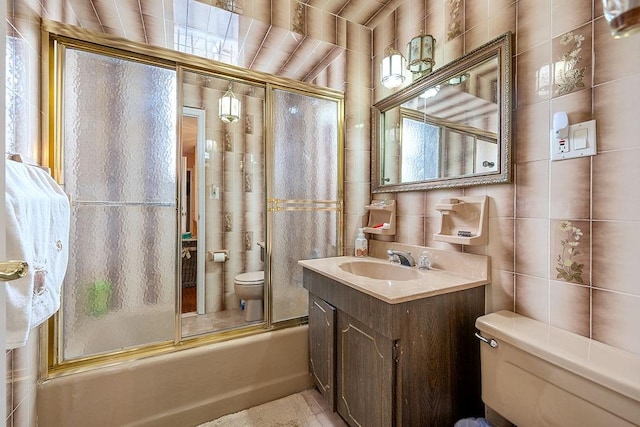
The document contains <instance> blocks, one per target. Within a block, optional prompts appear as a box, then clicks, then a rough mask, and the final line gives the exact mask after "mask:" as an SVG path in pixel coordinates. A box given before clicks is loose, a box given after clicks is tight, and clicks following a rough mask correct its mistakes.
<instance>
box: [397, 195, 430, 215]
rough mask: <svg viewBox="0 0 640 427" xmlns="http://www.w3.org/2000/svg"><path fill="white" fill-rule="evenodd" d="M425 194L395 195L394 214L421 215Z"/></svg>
mask: <svg viewBox="0 0 640 427" xmlns="http://www.w3.org/2000/svg"><path fill="white" fill-rule="evenodd" d="M425 199H426V193H425V192H424V191H404V192H401V193H398V194H397V195H396V200H397V201H396V213H397V215H399V216H407V215H423V212H424V204H425Z"/></svg>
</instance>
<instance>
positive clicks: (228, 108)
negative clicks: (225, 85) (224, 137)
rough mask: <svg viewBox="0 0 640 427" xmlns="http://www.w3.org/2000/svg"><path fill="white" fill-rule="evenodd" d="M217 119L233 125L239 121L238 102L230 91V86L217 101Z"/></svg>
mask: <svg viewBox="0 0 640 427" xmlns="http://www.w3.org/2000/svg"><path fill="white" fill-rule="evenodd" d="M218 117H220V120H222V121H223V122H225V123H234V122H237V121H238V120H239V119H240V101H239V100H238V98H236V96H235V95H234V94H233V92H232V91H231V86H229V89H228V90H227V92H226V93H225V94H224V96H223V97H222V98H220V100H219V101H218Z"/></svg>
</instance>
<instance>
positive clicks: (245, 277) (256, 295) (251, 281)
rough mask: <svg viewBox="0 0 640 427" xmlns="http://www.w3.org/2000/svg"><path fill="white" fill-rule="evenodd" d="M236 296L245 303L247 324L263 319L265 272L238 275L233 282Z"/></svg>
mask: <svg viewBox="0 0 640 427" xmlns="http://www.w3.org/2000/svg"><path fill="white" fill-rule="evenodd" d="M233 288H234V291H235V293H236V296H237V297H238V299H240V300H244V301H245V307H244V320H245V322H256V321H260V320H262V319H263V316H264V314H263V308H262V307H263V299H264V271H251V272H248V273H241V274H238V275H237V276H236V277H235V278H234V280H233Z"/></svg>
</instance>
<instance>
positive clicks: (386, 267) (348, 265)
mask: <svg viewBox="0 0 640 427" xmlns="http://www.w3.org/2000/svg"><path fill="white" fill-rule="evenodd" d="M340 268H341V269H342V271H345V272H347V273H351V274H355V275H356V276H364V277H369V278H371V279H377V280H398V281H404V280H415V279H420V278H421V277H422V275H421V274H420V272H419V271H418V270H416V269H414V268H410V267H405V266H402V265H398V264H392V263H388V264H385V263H382V262H374V261H349V262H344V263H342V264H340Z"/></svg>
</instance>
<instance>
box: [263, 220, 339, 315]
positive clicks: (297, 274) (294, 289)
mask: <svg viewBox="0 0 640 427" xmlns="http://www.w3.org/2000/svg"><path fill="white" fill-rule="evenodd" d="M337 221H338V214H337V212H335V211H282V212H277V213H276V214H274V227H275V230H281V231H283V230H289V232H277V231H276V232H275V233H274V237H273V238H274V241H273V247H274V251H273V252H274V254H273V257H272V263H271V269H272V270H271V296H272V319H273V321H274V322H278V321H281V320H286V319H291V318H296V317H302V316H306V315H307V312H308V308H307V301H308V299H307V298H308V294H307V290H306V289H304V288H303V286H302V267H300V266H299V265H298V260H301V259H309V258H325V257H332V256H337V254H338V252H337V241H336V236H337V233H336V230H337V227H338V223H337Z"/></svg>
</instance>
